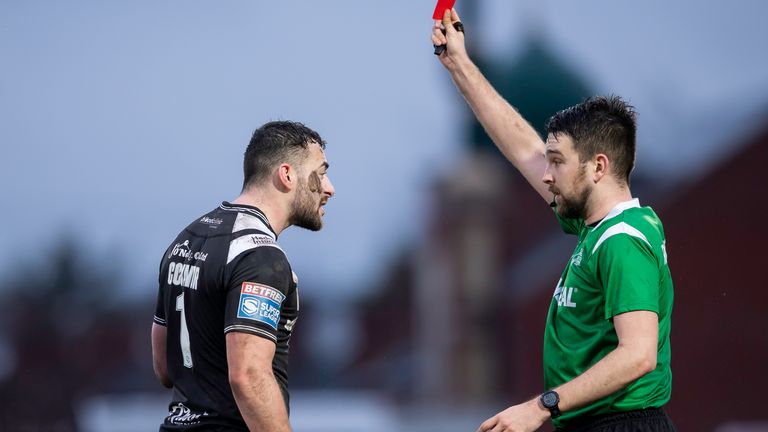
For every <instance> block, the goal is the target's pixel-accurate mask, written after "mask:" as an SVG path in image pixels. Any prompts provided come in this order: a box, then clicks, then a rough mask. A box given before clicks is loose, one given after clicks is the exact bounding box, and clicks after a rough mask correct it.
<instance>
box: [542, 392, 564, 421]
mask: <svg viewBox="0 0 768 432" xmlns="http://www.w3.org/2000/svg"><path fill="white" fill-rule="evenodd" d="M539 401H541V405H543V406H544V408H546V409H548V410H549V415H550V416H552V418H553V419H554V418H558V417H560V414H562V413H561V412H560V407H559V406H558V404H559V403H560V395H559V394H557V392H556V391H553V390H550V391H547V392H544V393H542V394H541V396H539Z"/></svg>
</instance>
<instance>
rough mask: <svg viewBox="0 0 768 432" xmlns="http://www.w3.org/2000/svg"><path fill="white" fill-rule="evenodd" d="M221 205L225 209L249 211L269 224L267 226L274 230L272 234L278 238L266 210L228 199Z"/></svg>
mask: <svg viewBox="0 0 768 432" xmlns="http://www.w3.org/2000/svg"><path fill="white" fill-rule="evenodd" d="M220 207H221V208H222V209H224V210H230V211H231V210H234V211H238V212H243V213H247V214H249V215H251V216H255V217H256V218H257V219H259V220H261V221H262V222H263V223H264V225H266V226H267V228H269V230H270V231H271V232H272V236H274V238H275V239H277V233H275V230H274V228H272V225H270V224H269V220H268V219H267V216H266V215H265V214H264V212H262V211H261V210H259V208H258V207H254V206H249V205H246V204H232V203H230V202H227V201H224V202H222V203H221V206H220Z"/></svg>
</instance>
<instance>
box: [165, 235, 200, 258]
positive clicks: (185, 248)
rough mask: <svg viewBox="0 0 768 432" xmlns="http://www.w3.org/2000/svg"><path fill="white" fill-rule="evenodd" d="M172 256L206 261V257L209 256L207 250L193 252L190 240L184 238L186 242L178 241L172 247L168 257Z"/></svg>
mask: <svg viewBox="0 0 768 432" xmlns="http://www.w3.org/2000/svg"><path fill="white" fill-rule="evenodd" d="M171 257H180V258H184V260H185V261H186V260H192V259H194V260H197V261H205V259H206V258H208V254H207V253H205V252H192V250H191V249H190V248H189V240H184V243H176V244H175V245H173V249H171V252H170V253H169V254H168V258H169V259H170V258H171Z"/></svg>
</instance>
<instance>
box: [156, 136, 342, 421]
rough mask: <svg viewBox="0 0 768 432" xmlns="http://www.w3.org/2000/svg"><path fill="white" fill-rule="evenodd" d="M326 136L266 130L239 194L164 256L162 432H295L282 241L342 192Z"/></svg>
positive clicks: (159, 368)
mask: <svg viewBox="0 0 768 432" xmlns="http://www.w3.org/2000/svg"><path fill="white" fill-rule="evenodd" d="M324 149H325V142H324V141H323V140H322V139H321V138H320V135H318V134H317V132H315V131H313V130H312V129H310V128H308V127H306V126H304V125H303V124H301V123H296V122H289V121H279V122H270V123H267V124H265V125H263V126H262V127H260V128H259V129H257V130H256V131H255V132H254V134H253V136H252V138H251V140H250V143H249V144H248V147H247V149H246V151H245V157H244V161H243V171H244V179H243V188H242V191H241V193H240V196H238V197H237V198H236V199H235V200H233V201H232V202H223V203H222V204H221V205H219V206H218V207H216V208H215V209H213V210H212V211H210V212H208V213H206V214H205V215H203V216H201V217H198V218H197V219H195V220H194V221H193V222H192V223H191V224H189V226H187V227H186V228H184V229H183V230H182V231H181V232H180V233H179V235H178V236H177V237H176V238H175V239H174V240H173V241H172V242H171V244H170V246H169V247H168V249H167V250H166V252H165V254H164V255H163V258H162V261H161V263H160V278H159V293H158V297H157V307H156V310H155V316H154V323H153V324H152V357H153V365H154V370H155V374H156V375H157V378H158V379H159V380H160V382H161V383H162V384H163V385H164V386H166V387H169V388H173V398H172V401H171V403H170V405H169V413H168V416H167V417H166V418H165V420H164V422H163V424H162V425H161V426H160V431H221V432H224V431H248V430H251V431H270V432H282V431H289V430H290V424H289V421H288V411H289V408H288V407H289V397H288V344H289V339H290V337H291V332H292V331H293V326H294V324H295V323H296V320H297V319H298V314H299V291H298V278H297V277H296V274H295V273H293V271H292V269H291V265H290V263H289V262H288V258H287V257H286V255H285V253H284V252H283V250H282V249H281V248H280V246H279V245H278V243H277V239H278V236H279V235H280V233H281V232H282V231H283V230H285V229H286V228H288V227H289V226H292V225H295V226H299V227H302V228H306V229H309V230H312V231H317V230H319V229H320V228H321V227H322V226H323V215H324V214H325V211H324V209H323V206H324V205H325V204H326V203H327V202H328V199H329V198H330V197H332V196H333V195H334V193H335V190H334V188H333V185H332V184H331V181H330V179H329V178H328V174H327V171H328V166H329V165H328V161H327V160H326V157H325V153H324Z"/></svg>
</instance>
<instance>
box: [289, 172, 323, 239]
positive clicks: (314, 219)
mask: <svg viewBox="0 0 768 432" xmlns="http://www.w3.org/2000/svg"><path fill="white" fill-rule="evenodd" d="M291 207H292V208H291V217H290V218H289V222H290V223H291V225H295V226H297V227H300V228H305V229H308V230H310V231H320V229H321V228H322V227H323V218H322V216H320V212H319V211H318V210H319V208H320V203H319V201H318V199H317V194H316V193H313V192H312V191H311V190H309V187H308V185H307V182H306V181H301V183H300V184H299V190H298V191H297V194H296V198H295V199H294V200H293V204H292V205H291Z"/></svg>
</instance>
